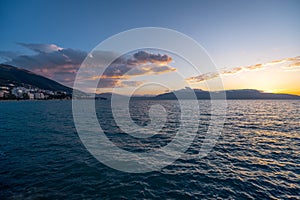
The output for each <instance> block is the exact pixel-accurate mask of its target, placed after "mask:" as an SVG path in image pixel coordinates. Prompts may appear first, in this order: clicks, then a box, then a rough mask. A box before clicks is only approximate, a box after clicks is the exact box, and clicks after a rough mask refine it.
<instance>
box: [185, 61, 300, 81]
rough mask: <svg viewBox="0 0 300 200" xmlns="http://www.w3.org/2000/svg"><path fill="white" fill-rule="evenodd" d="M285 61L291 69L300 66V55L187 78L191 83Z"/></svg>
mask: <svg viewBox="0 0 300 200" xmlns="http://www.w3.org/2000/svg"><path fill="white" fill-rule="evenodd" d="M283 63H286V65H285V66H284V67H283V68H288V69H291V68H296V67H300V56H297V57H293V58H285V59H281V60H273V61H270V62H267V63H259V64H255V65H250V66H243V67H235V68H232V69H226V70H223V71H220V72H209V73H206V74H201V75H199V76H195V77H190V78H187V79H186V80H187V81H188V82H189V83H200V82H203V81H207V80H211V79H214V78H217V77H219V76H222V75H232V74H236V73H239V72H241V71H243V70H248V71H251V70H257V69H263V68H264V67H267V66H271V65H278V64H283Z"/></svg>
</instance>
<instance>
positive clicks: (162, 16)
mask: <svg viewBox="0 0 300 200" xmlns="http://www.w3.org/2000/svg"><path fill="white" fill-rule="evenodd" d="M299 10H300V1H297V0H295V1H293V0H287V1H284V0H281V1H278V0H273V1H270V0H265V1H245V0H241V1H230V0H229V1H214V0H213V1H197V0H194V1H193V0H191V1H168V0H165V1H159V0H154V1H143V0H142V1H130V0H128V1H121V0H120V1H115V0H113V1H92V0H90V1H76V0H74V1H71V0H68V1H54V0H51V1H38V0H36V1H32V0H27V1H14V0H2V1H1V2H0V27H1V31H0V32H1V34H0V43H1V46H0V51H10V52H20V53H27V54H32V53H34V52H32V51H30V50H29V49H28V48H25V47H24V46H22V45H19V44H18V43H25V44H31V43H38V44H56V45H57V46H59V47H63V48H72V49H78V50H81V51H86V52H89V51H90V50H92V49H93V48H94V47H95V46H96V45H97V44H98V43H99V42H101V41H103V40H105V39H106V38H108V37H110V36H112V35H114V34H117V33H119V32H121V31H125V30H128V29H132V28H138V27H147V26H155V27H164V28H171V29H174V30H177V31H180V32H182V33H184V34H186V35H188V36H190V37H192V38H193V39H195V40H196V41H197V42H199V43H200V44H201V45H202V46H203V47H204V48H205V49H206V50H207V51H208V53H209V54H210V56H211V57H212V59H213V60H214V61H215V63H216V64H217V65H218V66H219V67H220V68H227V67H229V68H232V67H236V66H244V65H252V64H255V63H264V62H268V61H271V60H276V59H282V58H289V57H295V56H299V55H300V40H299V37H300V20H299V19H300V12H299Z"/></svg>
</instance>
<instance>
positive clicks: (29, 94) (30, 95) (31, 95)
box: [27, 92, 34, 100]
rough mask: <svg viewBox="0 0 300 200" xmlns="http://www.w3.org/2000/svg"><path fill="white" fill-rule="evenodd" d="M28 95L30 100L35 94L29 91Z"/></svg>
mask: <svg viewBox="0 0 300 200" xmlns="http://www.w3.org/2000/svg"><path fill="white" fill-rule="evenodd" d="M27 95H28V98H29V99H30V100H32V99H34V94H32V93H30V92H28V93H27Z"/></svg>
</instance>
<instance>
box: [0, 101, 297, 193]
mask: <svg viewBox="0 0 300 200" xmlns="http://www.w3.org/2000/svg"><path fill="white" fill-rule="evenodd" d="M156 103H159V104H162V105H164V106H165V107H166V108H168V109H167V111H168V115H167V116H168V120H167V122H166V125H165V127H164V128H163V129H162V131H161V132H160V133H159V134H158V135H156V136H154V137H151V138H150V139H148V140H147V139H144V140H139V141H138V140H136V139H134V138H132V137H128V135H126V134H124V133H122V130H120V129H119V128H118V127H117V126H115V122H114V120H113V118H112V115H111V112H110V109H109V106H108V105H109V103H108V101H97V103H96V110H97V116H98V121H99V124H100V125H101V127H102V128H103V130H105V133H106V135H107V137H108V138H109V139H110V140H111V141H113V142H114V143H115V144H116V145H118V146H119V147H120V148H123V149H125V150H127V151H131V152H141V151H148V150H151V149H152V150H153V149H156V148H160V147H162V146H164V145H166V144H168V142H170V141H171V140H172V138H173V136H174V134H176V130H177V129H178V126H179V124H180V118H179V117H178V116H180V109H177V108H178V104H177V101H144V100H139V101H134V103H132V109H131V113H130V114H131V116H132V119H133V121H135V123H136V124H138V125H140V126H143V125H145V124H147V123H149V116H148V115H147V109H148V108H149V105H151V104H156ZM227 103H228V111H227V116H226V120H225V124H224V128H223V132H222V134H221V136H220V138H219V140H218V142H217V144H216V146H215V147H214V148H213V150H212V151H211V152H210V153H209V155H208V156H206V157H204V158H201V159H200V158H197V157H193V158H190V157H182V158H180V159H178V160H177V161H176V162H174V163H173V164H172V165H170V166H167V167H165V168H163V169H161V170H160V171H156V172H148V173H143V174H132V173H125V172H121V171H117V170H115V169H111V168H109V167H107V166H105V165H104V164H102V163H100V162H99V161H97V160H96V159H95V158H94V157H93V156H92V155H90V154H89V152H88V151H87V150H86V149H85V147H84V145H83V144H82V143H81V141H80V139H79V136H78V134H77V132H76V129H75V126H74V122H73V117H72V102H71V101H19V102H17V101H7V102H0V199H165V198H168V199H218V198H219V199H289V198H290V199H300V197H299V191H300V101H285V100H276V101H273V100H230V101H228V102H227ZM199 105H200V110H201V112H200V116H199V119H200V124H199V131H198V137H196V138H195V140H194V142H193V144H192V145H191V147H190V148H189V149H188V150H187V152H186V153H187V154H189V155H193V154H194V155H197V154H198V152H199V149H200V147H201V143H202V140H203V132H205V131H206V130H207V126H208V124H209V120H210V117H211V116H210V109H209V106H208V105H209V101H205V100H202V101H199ZM195 123H197V120H196V119H195ZM188 128H189V127H186V129H187V131H188Z"/></svg>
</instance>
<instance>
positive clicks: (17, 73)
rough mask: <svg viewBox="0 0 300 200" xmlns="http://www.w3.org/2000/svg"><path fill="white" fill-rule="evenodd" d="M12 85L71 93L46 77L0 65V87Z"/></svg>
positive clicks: (65, 87)
mask: <svg viewBox="0 0 300 200" xmlns="http://www.w3.org/2000/svg"><path fill="white" fill-rule="evenodd" d="M7 84H14V85H16V86H23V85H24V84H25V85H31V86H34V87H37V88H40V89H44V90H51V91H63V92H67V93H72V88H69V87H67V86H64V85H62V84H60V83H58V82H56V81H53V80H51V79H48V78H46V77H43V76H40V75H37V74H34V73H33V72H30V71H28V70H25V69H20V68H17V67H13V66H10V65H5V64H0V85H7Z"/></svg>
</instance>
